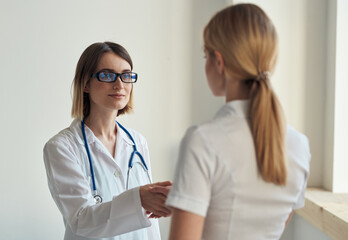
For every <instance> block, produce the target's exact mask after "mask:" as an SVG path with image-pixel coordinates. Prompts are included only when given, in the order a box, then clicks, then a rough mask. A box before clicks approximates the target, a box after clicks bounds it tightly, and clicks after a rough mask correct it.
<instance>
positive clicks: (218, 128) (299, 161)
mask: <svg viewBox="0 0 348 240" xmlns="http://www.w3.org/2000/svg"><path fill="white" fill-rule="evenodd" d="M204 53H205V56H206V65H205V70H206V76H207V80H208V85H209V87H210V89H211V91H212V93H213V94H214V95H215V96H224V97H225V99H226V104H225V105H224V106H222V107H221V109H220V110H219V111H218V112H217V114H216V116H215V117H214V118H213V120H211V121H209V122H207V123H205V124H202V125H199V126H194V127H191V128H190V129H189V130H188V131H187V133H186V135H185V137H184V138H183V140H182V143H181V149H180V154H179V161H178V165H177V169H176V174H175V178H174V182H173V186H172V189H171V191H170V193H169V195H168V199H167V202H166V203H167V205H169V206H171V207H172V208H173V216H172V223H171V231H170V239H171V240H176V239H180V240H185V239H190V240H195V239H213V240H224V239H226V240H227V239H238V240H245V239H255V240H262V239H279V238H280V236H281V234H282V232H283V230H284V227H285V226H286V223H287V221H288V220H289V219H290V217H291V215H292V213H293V210H294V209H296V208H300V207H303V205H304V192H305V188H306V183H307V178H308V174H309V161H310V151H309V145H308V140H307V138H306V137H305V136H304V135H302V134H301V133H299V132H297V131H296V130H295V129H293V128H292V127H289V126H286V123H285V119H284V117H283V113H282V107H281V105H280V103H279V102H278V100H277V97H276V95H275V93H274V91H273V89H272V84H271V78H272V77H271V73H272V72H273V70H274V65H275V63H276V58H277V34H276V30H275V28H274V26H273V24H272V22H271V20H270V19H269V18H268V17H267V15H266V14H265V13H264V12H263V11H262V10H261V9H260V8H259V7H257V6H255V5H252V4H239V5H234V6H231V7H228V8H226V9H223V10H222V11H220V12H218V13H217V14H216V15H215V16H214V17H213V18H212V19H211V20H210V22H209V23H208V25H207V26H206V27H205V29H204ZM280 80H281V79H280ZM153 190H154V191H155V190H156V189H153Z"/></svg>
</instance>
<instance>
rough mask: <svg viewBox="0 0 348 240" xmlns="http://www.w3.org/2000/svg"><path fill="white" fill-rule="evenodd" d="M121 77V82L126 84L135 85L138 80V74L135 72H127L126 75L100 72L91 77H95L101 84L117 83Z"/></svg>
mask: <svg viewBox="0 0 348 240" xmlns="http://www.w3.org/2000/svg"><path fill="white" fill-rule="evenodd" d="M118 76H119V77H120V79H121V81H122V82H124V83H135V82H136V81H137V79H138V74H137V73H134V72H125V73H114V72H108V71H100V72H97V73H95V74H92V76H91V77H95V78H97V79H98V81H100V82H109V83H110V82H115V81H116V79H117V77H118Z"/></svg>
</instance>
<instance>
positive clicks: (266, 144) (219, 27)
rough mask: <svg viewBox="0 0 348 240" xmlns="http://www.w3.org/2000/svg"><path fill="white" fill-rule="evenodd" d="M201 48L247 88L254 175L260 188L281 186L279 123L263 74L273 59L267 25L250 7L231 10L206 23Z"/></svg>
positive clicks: (276, 103)
mask: <svg viewBox="0 0 348 240" xmlns="http://www.w3.org/2000/svg"><path fill="white" fill-rule="evenodd" d="M204 44H205V49H206V50H207V51H208V52H210V53H212V52H214V51H215V50H217V51H219V52H220V53H221V55H222V57H223V59H224V63H225V67H226V71H227V72H228V73H229V74H231V76H232V77H234V78H236V79H240V80H241V81H245V83H248V84H250V107H249V112H250V126H251V132H252V135H253V138H254V144H255V151H256V159H257V165H258V170H259V173H260V175H261V177H262V179H263V180H264V181H266V182H272V183H275V184H277V185H285V184H286V177H287V171H286V160H285V153H284V152H285V120H284V117H283V111H282V107H281V105H280V103H279V101H278V99H277V97H276V95H275V93H274V91H273V89H272V86H271V83H270V76H269V74H268V73H269V72H271V71H273V69H274V66H275V62H276V58H277V46H278V39H277V33H276V30H275V28H274V25H273V23H272V22H271V20H270V19H269V18H268V16H267V15H266V14H265V12H264V11H263V10H262V9H261V8H259V7H258V6H256V5H254V4H237V5H233V6H230V7H227V8H225V9H223V10H221V11H220V12H218V13H217V14H216V15H215V16H214V17H213V18H212V19H211V20H210V22H209V23H208V25H207V26H206V27H205V29H204ZM250 79H252V80H251V81H250ZM246 80H247V81H246Z"/></svg>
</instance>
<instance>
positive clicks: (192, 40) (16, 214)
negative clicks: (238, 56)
mask: <svg viewBox="0 0 348 240" xmlns="http://www.w3.org/2000/svg"><path fill="white" fill-rule="evenodd" d="M199 2H200V3H201V4H198V3H199ZM199 2H198V1H194V0H192V1H185V0H175V1H174V0H172V1H162V0H146V1H142V0H134V1H121V0H117V1H115V0H103V1H92V0H88V1H87V0H76V1H67V0H64V1H52V0H32V1H26V0H22V1H21V0H13V1H5V0H0V3H1V8H0V32H1V38H0V66H1V88H0V97H1V101H0V106H1V108H0V109H1V111H2V113H1V122H0V123H1V124H0V126H1V134H2V138H1V140H0V141H1V144H0V146H1V152H0V154H1V158H0V159H1V160H0V161H1V167H0V187H1V189H2V190H3V191H4V194H3V196H2V197H1V200H0V205H1V207H0V216H2V218H1V220H0V232H1V239H8V240H10V239H28V240H31V239H35V240H39V239H52V240H54V239H62V237H63V231H64V228H63V221H62V217H61V215H60V213H59V212H58V209H57V208H56V206H55V204H54V202H53V200H52V198H51V196H50V193H49V191H48V187H47V181H46V174H45V169H44V165H43V159H42V148H43V145H44V143H45V142H46V141H47V140H48V139H49V138H50V137H51V136H53V135H54V134H56V133H57V132H58V131H59V130H61V129H63V128H65V127H67V126H68V125H69V124H70V122H71V118H70V109H71V95H70V88H71V82H72V79H73V75H74V70H75V66H76V63H77V60H78V58H79V57H80V55H81V53H82V51H83V50H84V49H85V48H86V47H87V46H88V45H90V44H91V43H94V42H98V41H106V40H111V41H115V42H118V43H120V44H122V45H124V46H125V47H126V48H127V49H128V50H129V52H130V54H131V56H132V57H133V61H134V71H136V72H138V73H139V77H140V79H139V81H138V83H137V84H136V85H135V104H136V108H135V113H134V114H132V115H128V116H125V117H122V119H121V121H122V122H123V123H125V124H126V126H128V127H132V128H135V129H137V130H138V131H140V132H142V133H143V134H144V135H145V136H146V137H147V140H148V143H149V147H150V153H151V157H152V165H153V178H154V180H155V181H161V180H167V179H172V175H173V171H174V166H175V161H176V154H177V148H178V145H179V141H180V138H181V137H182V136H183V134H184V132H185V130H186V128H187V127H188V126H189V125H190V124H191V123H192V122H193V120H192V119H193V113H192V111H191V108H192V106H195V104H196V103H193V102H194V100H193V99H196V98H200V97H201V95H200V90H199V91H198V89H203V91H204V92H205V93H207V88H206V87H205V85H204V79H200V80H201V82H200V83H199V84H200V86H199V87H197V86H196V85H195V86H194V88H193V87H192V85H193V84H192V79H193V78H196V74H194V71H200V72H199V73H198V74H199V76H200V78H203V71H202V70H203V65H202V66H199V65H194V64H193V62H194V61H193V57H192V56H193V53H194V54H195V55H198V56H199V59H200V60H199V63H202V60H201V59H202V58H201V56H203V54H202V53H201V52H200V49H201V46H200V44H201V43H200V41H199V38H200V35H201V34H200V28H201V27H202V25H203V23H204V22H206V21H207V20H208V18H209V17H210V16H211V14H212V13H213V12H215V11H216V10H217V9H219V8H221V6H223V5H224V4H225V1H215V2H214V3H212V2H210V1H208V0H206V1H199ZM193 8H195V9H193ZM197 14H199V16H197ZM196 18H197V19H200V21H198V22H197V21H195V20H196ZM193 33H194V34H193ZM198 56H197V57H198ZM209 98H210V99H211V98H212V97H210V96H209ZM212 111H215V106H214V105H213V107H212V109H211V110H210V111H205V112H204V113H203V114H202V117H200V115H199V112H198V111H195V112H194V115H195V116H196V117H198V119H205V118H206V117H207V116H208V115H210V112H212ZM207 113H208V114H207ZM168 222H169V219H167V220H161V228H162V235H163V238H164V239H165V238H166V236H167V231H168Z"/></svg>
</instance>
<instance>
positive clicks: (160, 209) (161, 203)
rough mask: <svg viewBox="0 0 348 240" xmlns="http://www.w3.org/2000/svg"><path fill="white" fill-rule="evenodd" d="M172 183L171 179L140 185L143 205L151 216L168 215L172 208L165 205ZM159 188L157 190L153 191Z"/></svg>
mask: <svg viewBox="0 0 348 240" xmlns="http://www.w3.org/2000/svg"><path fill="white" fill-rule="evenodd" d="M171 185H172V183H171V182H170V181H166V182H158V183H153V184H148V185H145V186H141V187H140V190H139V192H140V199H141V205H142V207H143V208H144V209H145V210H146V213H147V214H151V215H150V216H149V217H150V218H159V217H168V216H170V215H171V210H170V209H169V208H168V207H167V206H166V205H165V201H166V199H167V195H168V192H169V190H170V187H171ZM152 189H154V190H155V189H157V191H154V192H153V191H152Z"/></svg>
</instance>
